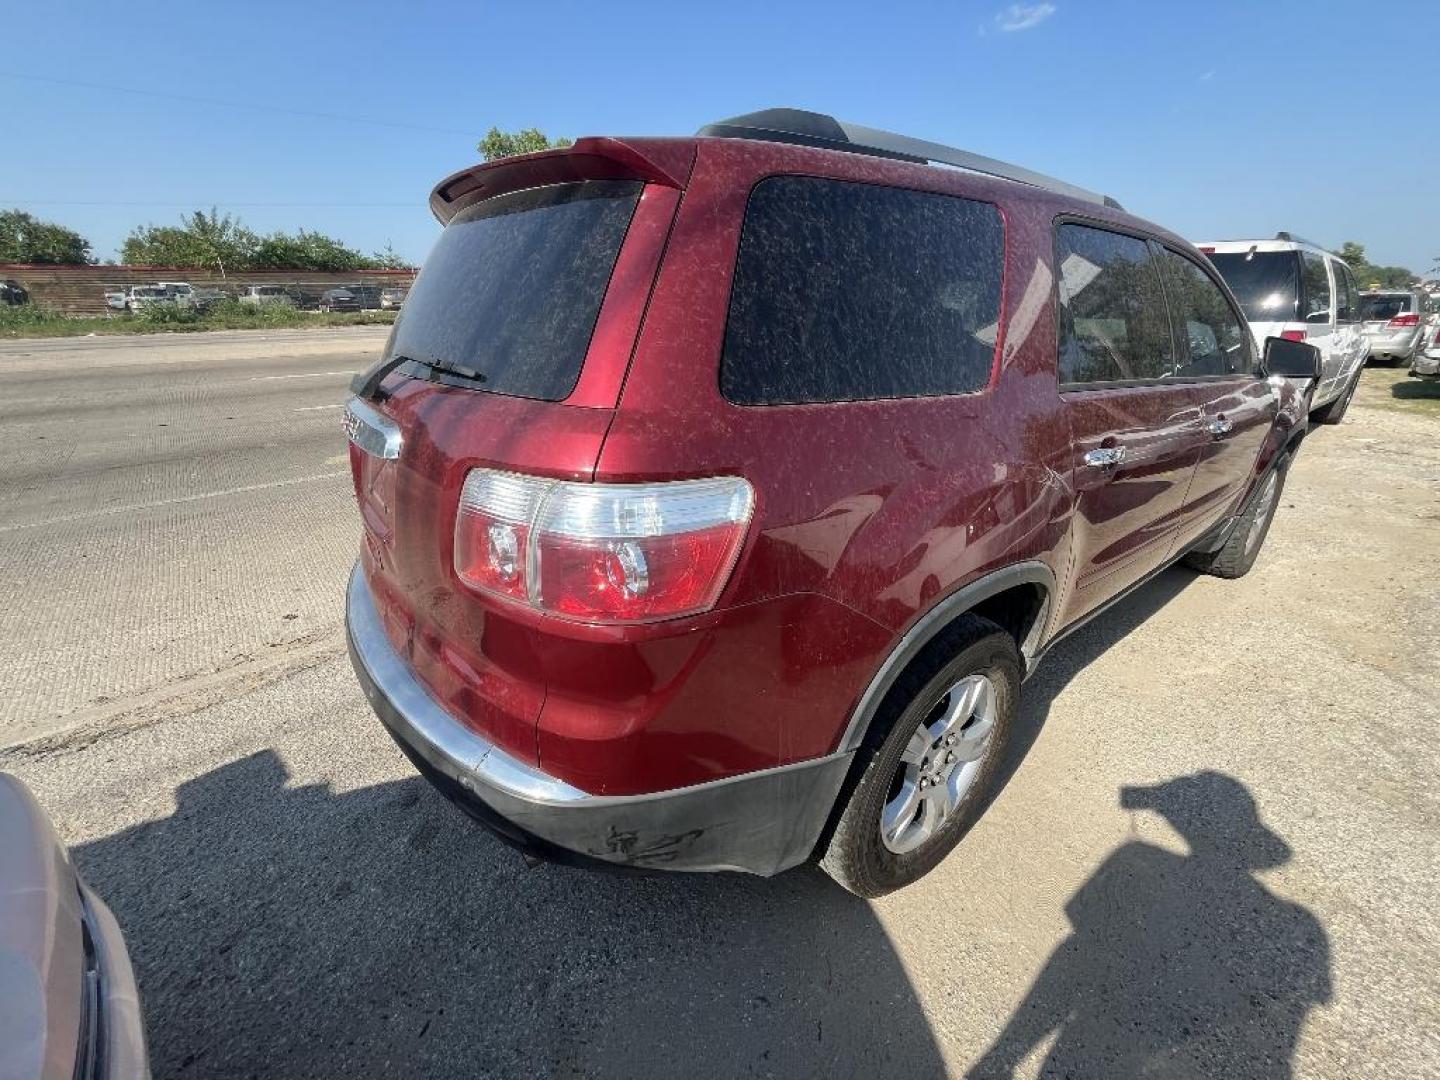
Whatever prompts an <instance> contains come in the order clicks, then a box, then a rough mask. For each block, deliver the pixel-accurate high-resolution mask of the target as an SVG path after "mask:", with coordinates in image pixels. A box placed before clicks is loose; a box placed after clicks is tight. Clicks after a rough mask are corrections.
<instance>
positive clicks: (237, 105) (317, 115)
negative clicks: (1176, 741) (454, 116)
mask: <svg viewBox="0 0 1440 1080" xmlns="http://www.w3.org/2000/svg"><path fill="white" fill-rule="evenodd" d="M0 78H3V79H17V80H19V81H21V82H38V83H50V84H52V85H55V86H74V87H79V88H81V89H85V90H104V91H105V92H106V93H111V94H137V95H139V96H141V97H151V98H160V99H161V100H165V101H185V102H189V103H190V104H193V105H218V106H220V107H222V108H226V109H249V110H251V111H252V112H270V113H283V114H285V115H287V116H302V117H305V118H306V119H309V120H337V121H340V122H341V123H346V124H367V125H370V126H372V127H388V128H401V129H403V130H406V131H426V132H430V133H431V134H434V135H463V136H465V137H466V138H467V139H474V138H476V133H475V132H473V131H459V130H456V129H455V128H442V127H431V126H429V125H427V124H407V123H405V122H404V121H403V120H378V119H375V118H373V117H365V116H347V115H346V114H344V113H332V112H316V111H314V110H311V109H292V108H289V107H288V106H284V105H267V104H261V103H258V102H251V101H228V100H226V99H224V98H208V97H197V96H196V95H193V94H176V93H174V92H172V91H168V90H140V89H137V88H135V87H133V86H112V85H110V84H108V83H96V82H85V81H82V80H80V79H57V78H54V77H53V76H49V75H26V74H24V73H22V72H18V71H0Z"/></svg>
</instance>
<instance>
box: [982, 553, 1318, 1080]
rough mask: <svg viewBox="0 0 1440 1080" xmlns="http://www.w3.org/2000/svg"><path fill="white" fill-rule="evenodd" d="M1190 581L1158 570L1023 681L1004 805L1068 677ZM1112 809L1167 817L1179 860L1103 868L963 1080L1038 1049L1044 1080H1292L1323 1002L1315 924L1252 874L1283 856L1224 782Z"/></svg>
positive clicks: (1193, 785) (1155, 856)
mask: <svg viewBox="0 0 1440 1080" xmlns="http://www.w3.org/2000/svg"><path fill="white" fill-rule="evenodd" d="M1194 576H1195V575H1194V574H1192V573H1191V572H1190V571H1188V570H1185V569H1183V568H1176V569H1172V570H1169V571H1167V572H1165V573H1164V574H1162V575H1160V576H1159V577H1157V578H1156V579H1155V580H1154V581H1152V582H1150V583H1149V584H1147V585H1146V586H1144V587H1142V588H1141V589H1140V590H1138V591H1137V592H1136V594H1135V595H1134V596H1132V597H1130V598H1127V600H1126V601H1124V602H1123V603H1122V604H1120V605H1117V606H1116V608H1115V609H1113V610H1112V611H1111V612H1107V613H1106V614H1104V615H1102V616H1100V617H1099V618H1097V619H1096V620H1095V621H1094V622H1093V623H1090V624H1088V625H1086V626H1085V627H1083V628H1081V629H1080V630H1079V631H1077V632H1076V633H1075V635H1074V636H1073V637H1071V638H1070V639H1068V640H1067V641H1065V642H1062V643H1061V644H1060V645H1058V646H1057V647H1056V649H1055V652H1054V653H1053V654H1052V655H1051V656H1050V657H1048V658H1047V659H1046V661H1045V663H1044V664H1043V665H1042V666H1041V667H1040V668H1039V669H1037V672H1036V674H1035V676H1034V677H1033V678H1032V679H1031V680H1030V682H1029V683H1027V684H1026V695H1025V700H1024V703H1023V704H1022V707H1021V717H1020V723H1019V726H1018V728H1017V731H1016V736H1015V739H1016V743H1015V745H1014V746H1013V747H1012V754H1011V756H1010V758H1009V759H1008V761H1007V770H1008V771H1006V772H1004V773H1002V779H1001V784H1000V785H999V786H998V787H997V794H998V790H999V787H1003V785H1004V783H1005V782H1007V781H1008V780H1009V778H1010V777H1011V776H1013V774H1014V770H1015V769H1016V768H1018V766H1019V763H1020V762H1021V761H1022V760H1023V758H1024V756H1025V754H1026V753H1027V752H1028V750H1029V748H1030V747H1031V746H1032V745H1033V744H1034V742H1035V740H1036V739H1037V738H1038V737H1039V734H1040V731H1041V730H1042V729H1043V727H1044V724H1045V720H1046V718H1047V716H1048V714H1049V710H1050V707H1051V703H1052V702H1053V701H1054V699H1055V697H1056V696H1057V695H1058V694H1059V693H1060V692H1061V691H1062V690H1063V689H1064V688H1065V686H1067V685H1068V684H1069V682H1070V680H1071V679H1073V678H1074V677H1075V675H1076V674H1077V673H1079V672H1080V671H1082V670H1083V669H1084V668H1085V667H1086V666H1088V665H1089V664H1090V663H1091V662H1092V661H1093V660H1095V659H1096V658H1097V657H1098V656H1100V655H1101V654H1102V653H1103V652H1105V650H1106V649H1108V648H1110V647H1111V646H1112V645H1114V644H1115V643H1116V642H1118V641H1119V640H1120V639H1121V638H1123V637H1124V636H1126V635H1127V634H1129V633H1130V632H1132V631H1133V630H1135V629H1136V628H1137V627H1138V626H1139V625H1140V624H1141V623H1143V622H1144V621H1145V620H1146V619H1148V618H1149V617H1150V616H1151V615H1153V614H1154V613H1155V612H1156V611H1158V610H1159V609H1160V608H1162V607H1163V606H1165V605H1166V604H1167V603H1169V602H1170V601H1171V600H1173V599H1174V598H1175V597H1176V596H1177V595H1178V594H1179V593H1180V592H1181V591H1182V590H1183V589H1184V588H1185V587H1186V586H1187V585H1188V584H1189V583H1190V582H1191V581H1193V580H1194ZM1120 798H1121V805H1122V806H1124V807H1126V808H1127V809H1130V810H1133V811H1137V812H1139V811H1150V812H1155V813H1158V814H1159V815H1161V816H1162V817H1164V819H1165V820H1166V821H1167V822H1168V823H1169V824H1170V826H1171V827H1172V828H1173V829H1174V830H1175V831H1176V832H1177V833H1178V834H1179V836H1180V837H1181V838H1182V839H1183V840H1184V842H1185V845H1186V847H1187V848H1188V852H1186V853H1184V854H1181V853H1177V852H1176V851H1174V850H1171V849H1170V848H1167V847H1162V846H1160V845H1158V844H1153V843H1148V842H1145V841H1141V840H1132V841H1129V842H1127V843H1125V844H1123V845H1121V846H1120V847H1119V848H1117V849H1116V850H1115V851H1113V852H1112V853H1111V854H1110V855H1109V856H1108V857H1107V858H1106V859H1105V861H1104V862H1103V863H1102V864H1101V866H1100V867H1099V868H1098V869H1097V870H1096V871H1095V873H1094V874H1092V875H1091V877H1090V878H1089V879H1088V880H1087V881H1086V882H1085V884H1083V885H1082V886H1081V887H1080V889H1079V890H1078V891H1077V892H1076V893H1075V895H1074V896H1073V897H1071V898H1070V900H1069V901H1068V902H1067V904H1066V906H1065V913H1066V915H1067V917H1068V918H1069V921H1070V924H1071V927H1072V929H1071V933H1070V935H1069V936H1068V937H1067V938H1066V940H1065V941H1064V942H1062V943H1061V945H1060V946H1059V947H1058V948H1056V950H1055V951H1054V953H1053V954H1052V955H1051V956H1050V958H1049V960H1048V961H1047V962H1046V964H1045V966H1044V968H1043V969H1042V970H1041V972H1040V974H1039V975H1038V976H1037V978H1036V979H1035V982H1034V983H1033V985H1032V986H1031V987H1030V989H1029V991H1028V992H1027V994H1026V996H1025V998H1024V1000H1023V1001H1022V1002H1021V1004H1020V1006H1019V1007H1018V1008H1017V1009H1016V1010H1015V1012H1014V1014H1013V1015H1012V1016H1011V1018H1010V1019H1009V1021H1008V1022H1007V1023H1006V1025H1005V1027H1004V1029H1003V1031H1002V1032H1001V1034H1000V1036H999V1037H998V1038H997V1039H996V1041H995V1043H994V1045H992V1046H991V1047H990V1048H989V1049H988V1050H987V1051H986V1052H985V1054H984V1055H983V1056H982V1057H981V1058H980V1059H979V1060H978V1061H977V1062H976V1063H975V1065H974V1066H973V1067H972V1068H971V1069H970V1071H969V1072H968V1073H967V1074H966V1075H967V1076H969V1077H974V1078H982V1077H983V1078H992V1077H1009V1076H1013V1075H1015V1070H1016V1068H1017V1067H1018V1066H1019V1065H1020V1063H1021V1062H1022V1061H1024V1060H1026V1059H1027V1057H1029V1056H1030V1055H1032V1054H1037V1053H1043V1064H1042V1065H1041V1068H1040V1071H1039V1075H1040V1076H1042V1077H1074V1078H1082V1077H1130V1076H1146V1077H1176V1078H1179V1077H1202V1076H1204V1077H1210V1076H1224V1077H1288V1076H1290V1075H1291V1071H1292V1070H1291V1063H1292V1058H1293V1055H1294V1050H1295V1045H1296V1041H1297V1039H1298V1037H1299V1033H1300V1029H1301V1026H1302V1025H1303V1023H1304V1020H1305V1017H1306V1015H1307V1014H1308V1012H1309V1010H1310V1009H1311V1008H1312V1007H1313V1006H1315V1005H1317V1004H1322V1003H1325V1002H1328V1001H1329V1000H1330V993H1331V985H1330V961H1329V944H1328V941H1327V938H1326V934H1325V931H1324V929H1323V928H1322V926H1321V924H1320V922H1319V920H1318V919H1316V918H1315V916H1314V915H1313V914H1312V913H1310V912H1309V911H1308V910H1306V909H1305V908H1304V907H1302V906H1300V905H1298V904H1295V903H1293V902H1290V901H1288V900H1284V899H1282V898H1280V897H1278V896H1276V895H1275V894H1274V893H1272V892H1270V891H1269V890H1268V889H1267V888H1266V887H1265V886H1264V885H1263V884H1262V883H1261V882H1260V881H1259V880H1258V879H1257V878H1256V877H1255V873H1256V871H1260V870H1265V869H1270V868H1273V867H1276V866H1280V865H1282V864H1284V863H1285V862H1287V861H1289V859H1290V856H1291V852H1290V848H1289V847H1288V846H1287V845H1286V843H1285V842H1284V840H1282V839H1281V838H1280V837H1279V836H1277V835H1276V834H1275V833H1273V832H1272V831H1271V830H1270V829H1269V828H1267V827H1266V826H1265V824H1264V823H1263V822H1262V821H1261V819H1260V816H1259V813H1258V809H1257V807H1256V804H1255V800H1254V798H1253V797H1252V796H1251V794H1250V792H1249V791H1248V790H1247V789H1246V788H1245V786H1244V785H1243V784H1241V783H1240V782H1239V781H1238V780H1236V779H1234V778H1233V777H1230V776H1226V775H1224V774H1221V773H1218V772H1210V771H1205V772H1200V773H1197V774H1194V775H1191V776H1181V777H1176V778H1174V779H1171V780H1169V781H1166V782H1164V783H1161V784H1158V785H1155V786H1153V787H1148V788H1139V787H1125V788H1122V790H1121V793H1120ZM1052 1040H1053V1041H1052ZM1047 1045H1048V1049H1047Z"/></svg>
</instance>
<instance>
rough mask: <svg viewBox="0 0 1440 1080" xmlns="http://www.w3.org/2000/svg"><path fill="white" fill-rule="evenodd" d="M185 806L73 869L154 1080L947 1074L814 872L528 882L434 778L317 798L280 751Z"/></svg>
mask: <svg viewBox="0 0 1440 1080" xmlns="http://www.w3.org/2000/svg"><path fill="white" fill-rule="evenodd" d="M397 759H398V751H397ZM176 804H177V805H176V809H175V812H174V813H173V814H171V815H170V816H168V817H165V818H162V819H160V820H156V821H151V822H147V823H145V824H141V825H138V826H135V827H132V828H127V829H124V830H123V831H120V832H117V833H116V834H114V835H112V836H109V837H106V838H104V839H102V840H99V841H96V842H93V843H90V844H86V845H84V846H82V847H79V848H77V849H76V851H75V858H76V861H77V863H78V865H79V867H80V869H81V871H82V873H83V874H84V875H85V876H86V878H87V879H88V880H89V881H90V882H91V884H92V885H93V886H94V887H95V888H96V890H97V891H98V892H100V893H101V894H102V895H103V896H104V897H105V898H106V900H107V902H108V903H109V904H110V905H111V907H112V908H113V910H114V911H115V913H116V915H117V917H118V918H119V920H120V923H121V925H122V926H123V927H124V929H125V933H126V938H127V941H128V943H129V946H130V950H131V955H132V958H133V960H134V963H135V967H136V971H137V974H138V976H139V981H140V988H141V994H142V999H143V1002H144V1006H145V1013H146V1020H147V1027H148V1030H149V1035H150V1048H151V1056H152V1062H153V1068H154V1073H155V1075H156V1076H157V1077H172V1076H205V1077H224V1076H258V1075H264V1076H286V1077H293V1076H316V1077H321V1076H323V1077H330V1076H339V1075H347V1076H379V1075H398V1076H406V1077H428V1076H434V1077H459V1076H472V1075H485V1076H511V1075H514V1076H527V1077H549V1076H567V1077H568V1076H586V1077H592V1076H593V1077H604V1076H615V1077H651V1076H653V1077H674V1076H677V1075H679V1076H686V1077H709V1076H727V1077H728V1076H742V1075H757V1076H770V1075H773V1076H822V1075H823V1076H835V1077H844V1076H875V1075H893V1074H899V1073H902V1072H903V1073H905V1074H907V1075H913V1076H936V1075H941V1074H943V1072H944V1064H943V1062H942V1060H941V1056H940V1051H939V1049H938V1047H937V1044H936V1041H935V1038H934V1036H933V1034H932V1033H931V1030H930V1027H929V1024H928V1023H927V1021H926V1018H925V1015H924V1012H923V1010H922V1008H921V1005H920V1003H919V1001H918V1000H917V998H916V995H915V992H914V990H913V989H912V987H911V984H910V980H909V977H908V976H907V974H906V971H905V968H904V965H903V964H902V963H901V961H900V959H899V957H898V956H897V955H896V954H895V950H894V947H893V946H892V944H891V942H890V940H889V938H888V936H887V935H886V933H885V931H884V929H883V927H882V926H881V924H880V922H879V920H878V919H877V918H876V916H875V914H874V912H873V911H872V909H871V907H870V905H869V904H867V903H865V902H864V901H861V900H858V899H856V898H855V897H852V896H850V895H849V894H847V893H844V892H842V891H841V890H839V889H837V888H836V887H835V886H834V885H833V883H831V882H829V880H828V879H826V878H824V877H823V876H822V875H820V874H819V873H818V872H817V871H814V870H813V869H805V870H797V871H794V872H792V873H788V874H785V875H784V876H782V877H779V878H775V879H772V880H769V881H764V880H760V879H755V878H747V877H743V876H740V875H729V874H725V875H663V876H662V875H654V876H650V875H635V874H610V873H596V872H592V871H583V870H573V869H568V868H565V867H559V866H544V867H540V868H537V869H527V868H526V866H525V864H524V862H523V861H522V859H521V858H520V857H519V856H518V855H517V854H515V853H514V852H513V851H511V850H510V849H509V848H507V847H505V846H504V845H502V844H501V843H500V842H499V841H498V840H496V839H495V838H493V837H492V836H491V835H490V834H489V833H487V832H485V831H483V830H482V829H480V828H478V827H474V826H471V825H470V824H469V821H468V819H467V818H465V817H464V816H463V815H462V814H461V813H460V812H459V811H458V810H456V809H455V808H454V807H453V806H451V805H450V804H449V803H447V802H446V801H445V800H444V799H443V797H442V796H440V795H439V794H438V793H437V792H435V790H434V789H433V788H431V787H430V785H429V784H427V783H426V782H425V781H423V780H421V779H420V778H418V777H415V778H410V779H405V780H399V781H393V782H386V783H380V784H376V785H373V786H369V787H362V788H359V789H357V790H350V791H343V792H339V791H333V790H332V789H331V788H330V786H329V785H326V784H314V785H302V786H296V785H294V784H292V783H291V782H290V777H289V775H288V773H287V770H286V768H285V766H284V764H283V763H282V761H281V759H280V757H279V756H278V755H277V754H276V753H275V752H274V751H271V750H266V751H262V752H259V753H256V754H253V755H251V756H249V757H245V758H241V759H239V760H236V761H233V762H231V763H229V764H226V765H223V766H221V767H219V768H217V769H215V770H213V771H212V772H209V773H207V774H205V775H203V776H200V777H199V778H197V779H195V780H191V781H188V782H186V783H184V784H182V785H180V787H179V788H178V789H177V790H176Z"/></svg>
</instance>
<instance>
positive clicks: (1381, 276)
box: [1336, 240, 1419, 289]
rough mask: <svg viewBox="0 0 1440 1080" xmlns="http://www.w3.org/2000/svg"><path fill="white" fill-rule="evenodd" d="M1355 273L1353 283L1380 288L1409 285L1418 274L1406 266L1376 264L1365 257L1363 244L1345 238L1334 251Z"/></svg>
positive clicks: (1396, 287)
mask: <svg viewBox="0 0 1440 1080" xmlns="http://www.w3.org/2000/svg"><path fill="white" fill-rule="evenodd" d="M1336 254H1337V255H1339V256H1340V258H1341V259H1342V260H1343V261H1344V262H1346V263H1347V264H1348V265H1349V267H1350V269H1351V270H1352V271H1354V273H1355V283H1356V284H1357V285H1359V286H1360V288H1362V289H1368V288H1370V287H1371V286H1378V287H1379V288H1382V289H1400V288H1404V287H1406V286H1407V285H1409V284H1410V283H1411V282H1412V281H1414V280H1415V279H1416V278H1417V277H1418V276H1419V275H1418V274H1416V273H1415V271H1413V270H1411V269H1410V268H1409V267H1408V266H1376V265H1374V264H1373V263H1371V262H1370V260H1369V259H1368V258H1366V257H1365V245H1364V244H1357V243H1356V242H1355V241H1354V240H1346V241H1345V243H1343V244H1341V245H1340V250H1339V251H1338V252H1336Z"/></svg>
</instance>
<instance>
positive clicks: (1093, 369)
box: [1056, 224, 1175, 386]
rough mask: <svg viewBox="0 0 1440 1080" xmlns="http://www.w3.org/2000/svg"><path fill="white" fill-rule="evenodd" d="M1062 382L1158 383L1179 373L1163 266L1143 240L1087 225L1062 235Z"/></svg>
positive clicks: (1059, 249) (1058, 250)
mask: <svg viewBox="0 0 1440 1080" xmlns="http://www.w3.org/2000/svg"><path fill="white" fill-rule="evenodd" d="M1056 258H1057V260H1058V262H1059V265H1060V274H1059V277H1060V285H1059V288H1060V382H1061V384H1062V385H1070V386H1075V385H1083V384H1086V383H1107V382H1133V381H1139V380H1144V379H1160V378H1164V377H1165V376H1166V375H1169V374H1170V373H1171V371H1172V370H1173V369H1174V366H1175V365H1174V359H1175V358H1174V351H1173V347H1172V342H1171V338H1170V317H1169V314H1168V312H1167V311H1166V309H1165V295H1164V293H1163V292H1162V291H1161V288H1160V275H1159V269H1158V267H1157V266H1156V264H1155V260H1154V259H1153V258H1152V257H1151V253H1150V247H1149V245H1148V244H1146V243H1145V241H1144V240H1138V239H1136V238H1135V237H1133V236H1125V235H1122V234H1120V233H1112V232H1108V231H1106V230H1104V229H1095V228H1091V227H1090V226H1088V225H1071V224H1066V225H1061V226H1060V227H1059V228H1058V229H1057V230H1056Z"/></svg>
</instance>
